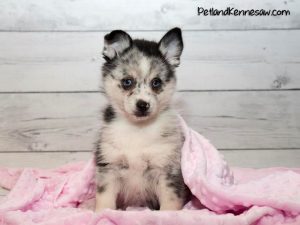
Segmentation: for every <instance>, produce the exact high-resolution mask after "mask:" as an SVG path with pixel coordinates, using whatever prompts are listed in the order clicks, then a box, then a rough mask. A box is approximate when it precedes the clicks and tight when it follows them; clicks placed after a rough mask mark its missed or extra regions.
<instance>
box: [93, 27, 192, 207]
mask: <svg viewBox="0 0 300 225" xmlns="http://www.w3.org/2000/svg"><path fill="white" fill-rule="evenodd" d="M182 50H183V42H182V36H181V30H180V29H179V28H174V29H172V30H170V31H169V32H167V33H166V34H165V35H164V37H163V38H162V39H161V40H160V41H159V42H158V43H157V42H154V41H146V40H132V39H131V37H130V36H129V35H128V34H127V33H126V32H124V31H121V30H115V31H112V32H111V33H109V34H107V35H106V36H105V37H104V50H103V57H104V59H105V61H106V62H105V63H104V64H103V67H102V78H103V86H104V90H105V94H106V96H107V98H108V100H109V103H110V104H109V105H108V106H107V107H106V108H105V109H104V111H103V125H102V129H101V134H100V137H99V141H98V143H97V150H96V154H95V156H96V165H97V171H96V172H97V196H96V202H97V203H96V210H97V211H100V210H101V209H103V208H113V209H117V208H120V209H126V208H127V207H128V206H146V207H149V208H151V209H157V210H158V209H161V210H175V209H180V208H182V206H183V205H184V203H185V202H186V201H187V198H188V195H189V190H188V188H187V187H186V185H185V184H184V181H183V177H182V173H181V164H180V159H181V147H182V144H183V134H182V131H181V127H180V124H179V121H178V118H177V115H176V113H175V112H174V111H173V110H172V104H171V99H172V95H173V93H174V91H175V86H176V77H175V68H176V67H177V66H178V65H179V60H180V56H181V53H182Z"/></svg>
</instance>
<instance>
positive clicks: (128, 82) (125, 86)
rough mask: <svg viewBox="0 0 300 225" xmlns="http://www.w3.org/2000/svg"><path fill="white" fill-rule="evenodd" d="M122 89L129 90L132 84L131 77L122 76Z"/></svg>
mask: <svg viewBox="0 0 300 225" xmlns="http://www.w3.org/2000/svg"><path fill="white" fill-rule="evenodd" d="M121 85H122V87H123V89H125V90H129V89H131V88H132V87H133V86H134V80H133V79H132V78H124V79H122V80H121Z"/></svg>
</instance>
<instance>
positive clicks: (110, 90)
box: [102, 28, 183, 122]
mask: <svg viewBox="0 0 300 225" xmlns="http://www.w3.org/2000/svg"><path fill="white" fill-rule="evenodd" d="M182 50H183V42H182V36H181V30H180V29H179V28H174V29H172V30H170V31H168V32H167V33H166V34H165V35H164V36H163V37H162V39H161V40H160V41H159V42H158V43H156V42H153V41H146V40H132V39H131V37H130V36H129V35H128V34H127V33H126V32H124V31H121V30H114V31H112V32H111V33H109V34H107V35H105V37H104V49H103V56H104V59H105V60H106V62H105V63H104V65H103V67H102V74H103V87H104V90H105V93H106V95H107V97H108V98H109V100H110V103H111V104H112V106H113V108H114V109H115V110H117V111H118V112H119V113H122V114H123V115H125V116H126V117H127V118H128V119H129V120H131V121H133V122H141V121H146V120H149V119H151V118H154V117H156V116H157V115H158V114H159V113H160V112H161V111H163V110H165V109H167V108H168V106H169V104H170V100H171V97H172V95H173V93H174V91H175V85H176V77H175V72H174V70H175V67H177V66H178V65H179V60H180V56H181V53H182Z"/></svg>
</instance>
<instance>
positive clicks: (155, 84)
mask: <svg viewBox="0 0 300 225" xmlns="http://www.w3.org/2000/svg"><path fill="white" fill-rule="evenodd" d="M161 85H162V80H161V79H160V78H158V77H156V78H154V79H153V80H152V81H151V87H152V89H153V90H158V89H160V88H161Z"/></svg>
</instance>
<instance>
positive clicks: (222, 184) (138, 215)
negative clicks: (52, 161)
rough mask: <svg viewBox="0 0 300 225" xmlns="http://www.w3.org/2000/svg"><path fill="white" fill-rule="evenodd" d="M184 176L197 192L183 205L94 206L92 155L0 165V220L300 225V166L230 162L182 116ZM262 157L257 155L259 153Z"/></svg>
mask: <svg viewBox="0 0 300 225" xmlns="http://www.w3.org/2000/svg"><path fill="white" fill-rule="evenodd" d="M182 126H183V128H184V130H185V137H186V140H185V143H184V146H183V148H182V172H183V176H184V180H185V182H186V184H187V185H188V187H189V188H190V189H191V191H192V193H193V194H194V196H195V198H194V199H192V200H191V201H190V202H189V203H188V204H187V205H186V206H185V207H184V209H183V210H180V211H150V210H148V209H137V208H131V209H128V211H117V210H105V211H103V212H102V213H98V214H96V213H94V212H93V211H92V210H91V208H93V203H94V195H95V181H94V171H95V166H94V162H93V160H90V161H89V162H80V163H74V164H69V165H65V166H63V167H60V168H58V169H53V170H41V169H28V168H27V169H7V168H1V169H0V186H2V187H5V188H7V189H11V191H10V193H9V194H8V195H7V196H6V197H5V198H4V199H2V200H1V202H0V225H19V224H22V225H60V224H62V225H138V224H147V225H152V224H153V225H154V224H163V225H184V224H188V225H283V224H289V225H300V170H299V169H287V168H269V169H259V170H255V169H242V168H232V169H230V168H229V167H228V165H227V163H226V162H225V161H224V159H223V158H222V156H221V155H220V154H219V152H218V151H217V150H216V149H215V148H214V147H213V146H212V145H211V144H210V143H209V141H208V140H206V139H205V138H204V137H202V136H201V135H200V134H198V133H196V132H195V131H193V130H191V129H189V128H188V127H187V126H186V124H185V123H184V121H182ZM258 157H259V156H258Z"/></svg>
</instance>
